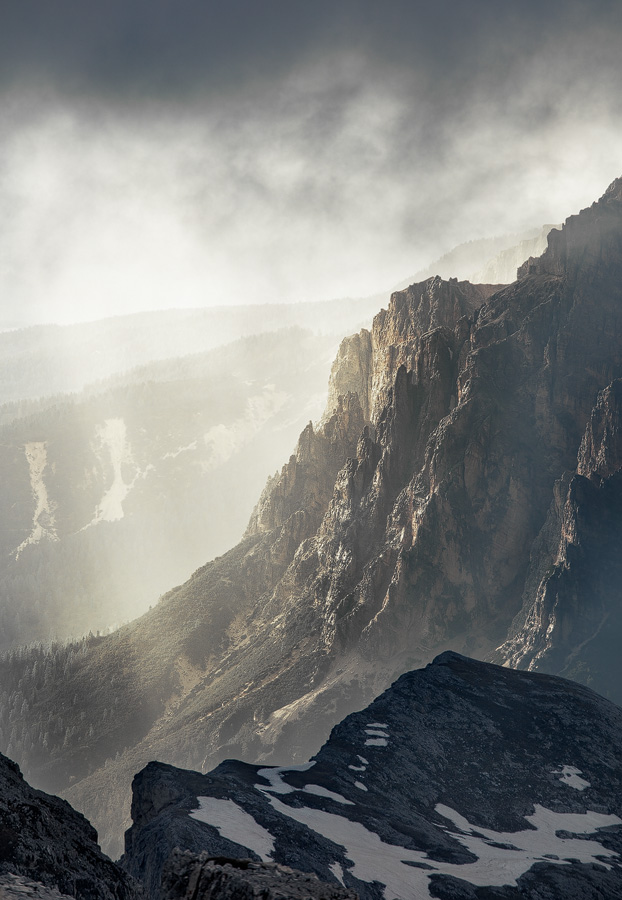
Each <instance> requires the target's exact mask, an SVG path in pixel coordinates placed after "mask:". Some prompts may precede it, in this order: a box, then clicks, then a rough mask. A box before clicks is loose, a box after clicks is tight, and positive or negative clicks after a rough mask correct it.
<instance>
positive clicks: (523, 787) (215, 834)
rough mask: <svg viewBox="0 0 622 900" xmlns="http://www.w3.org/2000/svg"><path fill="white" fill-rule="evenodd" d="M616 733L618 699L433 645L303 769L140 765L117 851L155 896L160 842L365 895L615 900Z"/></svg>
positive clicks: (619, 886) (620, 824)
mask: <svg viewBox="0 0 622 900" xmlns="http://www.w3.org/2000/svg"><path fill="white" fill-rule="evenodd" d="M620 740H622V710H620V709H619V708H618V707H615V706H613V705H612V704H610V703H608V702H607V701H606V700H603V699H602V698H601V697H599V696H598V695H596V694H593V693H592V692H591V691H589V690H587V689H585V688H584V687H581V686H579V685H576V684H573V683H572V682H568V681H564V680H562V679H558V678H551V677H549V676H543V675H532V674H528V673H524V672H516V671H512V670H508V669H503V668H499V667H496V666H492V665H490V664H487V663H481V662H476V661H474V660H470V659H466V658H465V657H462V656H459V655H458V654H455V653H451V652H449V653H444V654H442V655H441V656H439V657H437V658H436V659H435V660H434V662H433V663H432V664H431V665H429V666H428V667H427V668H426V669H423V670H419V671H414V672H409V673H408V674H406V675H403V676H402V677H401V678H400V679H399V680H398V681H396V682H395V684H394V685H392V687H391V688H389V689H388V690H387V691H385V693H384V694H382V695H381V696H380V697H379V698H378V699H377V700H375V701H374V702H373V703H372V704H371V705H370V706H368V707H367V708H366V709H364V710H363V711H361V712H357V713H354V714H352V715H350V716H348V717H347V718H346V719H345V720H344V721H343V722H341V723H340V724H339V725H337V726H336V727H335V728H334V729H333V730H332V732H331V735H330V738H329V740H328V742H327V743H326V744H325V745H324V746H323V747H322V749H321V750H320V751H319V753H317V754H316V756H315V757H314V758H313V759H312V760H311V761H310V762H309V763H306V764H304V765H301V766H294V767H288V766H285V767H277V768H272V767H261V766H251V765H248V764H245V763H241V762H237V761H235V760H227V761H226V762H223V763H221V764H220V766H219V767H218V768H217V769H215V770H214V771H212V772H210V773H208V774H207V775H200V774H199V773H196V772H187V771H183V770H180V769H175V768H173V767H171V766H166V765H163V764H161V763H155V762H154V763H150V764H149V765H148V766H147V768H146V769H144V770H143V771H142V772H140V773H139V774H138V775H137V776H136V777H135V779H134V784H133V802H132V818H133V822H134V824H133V825H132V828H131V829H130V831H128V833H127V835H126V854H125V856H124V857H123V860H122V862H123V864H124V865H125V867H126V868H127V869H128V871H129V872H131V873H132V874H133V875H134V877H135V878H137V879H140V880H142V882H143V883H144V885H145V887H146V888H147V890H148V891H149V892H150V894H151V896H154V897H155V896H157V893H158V886H159V883H160V876H161V870H162V864H163V861H164V860H166V858H167V857H168V854H169V853H170V852H171V850H172V849H173V848H174V847H180V848H182V849H191V850H193V851H194V852H198V851H201V850H203V851H207V852H208V853H209V854H211V855H213V856H219V855H220V856H242V857H251V858H253V859H257V858H259V859H262V860H266V861H267V860H275V861H277V862H279V863H282V864H285V865H292V866H296V867H297V868H299V869H301V870H303V871H307V872H312V873H314V874H316V875H317V876H318V877H319V878H321V879H323V880H326V881H329V880H332V881H334V882H335V883H337V882H339V881H341V882H342V883H343V884H345V886H346V887H349V888H352V889H354V890H356V891H357V892H358V893H359V895H360V897H361V898H362V900H376V898H381V897H386V898H400V900H410V898H412V897H422V898H423V897H427V896H435V897H441V898H450V897H451V898H457V897H458V898H462V900H467V898H476V897H482V898H483V897H486V898H487V900H496V898H499V900H501V898H502V900H512V898H519V897H521V898H530V900H535V898H544V897H546V898H547V900H572V898H586V897H588V896H590V897H592V896H593V897H605V896H606V897H608V898H614V897H621V896H622V818H620V816H621V815H622V795H621V794H620V785H621V784H622V763H621V761H620V757H619V752H618V749H619V744H620ZM482 889H485V891H484V890H482Z"/></svg>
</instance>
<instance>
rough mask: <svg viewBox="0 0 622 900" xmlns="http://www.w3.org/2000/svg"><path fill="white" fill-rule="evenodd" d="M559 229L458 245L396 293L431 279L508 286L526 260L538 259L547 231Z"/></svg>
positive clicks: (532, 230)
mask: <svg viewBox="0 0 622 900" xmlns="http://www.w3.org/2000/svg"><path fill="white" fill-rule="evenodd" d="M559 227H561V226H559V225H543V226H542V227H541V228H532V229H531V230H529V231H525V232H523V233H521V234H505V235H501V236H500V237H494V238H480V239H478V240H475V241H466V243H464V244H458V246H457V247H453V248H452V249H451V250H450V251H449V252H448V253H445V254H444V255H443V256H441V257H440V258H439V259H437V260H435V261H434V262H433V263H431V264H430V265H429V266H426V267H425V268H423V269H420V270H419V271H418V272H417V273H416V274H415V275H414V276H413V277H412V278H410V279H409V280H408V281H405V282H403V283H402V284H400V285H398V286H397V289H402V290H403V289H404V288H406V287H408V286H409V285H410V284H412V283H413V282H419V281H425V280H426V279H428V278H434V276H435V275H439V276H440V277H441V278H445V279H447V278H458V279H460V280H462V279H466V280H467V281H472V282H473V283H474V284H479V283H481V284H510V282H512V281H515V279H516V270H517V269H518V268H519V266H521V265H522V264H523V263H524V262H525V260H526V259H528V258H529V257H531V256H533V257H536V256H540V254H541V253H542V252H543V251H544V250H545V249H546V239H547V236H548V233H549V231H551V229H552V228H559Z"/></svg>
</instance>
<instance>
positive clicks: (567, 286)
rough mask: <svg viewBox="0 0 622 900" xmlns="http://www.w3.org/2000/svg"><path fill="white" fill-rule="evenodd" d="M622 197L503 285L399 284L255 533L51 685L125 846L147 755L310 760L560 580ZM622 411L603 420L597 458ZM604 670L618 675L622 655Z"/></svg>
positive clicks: (614, 303)
mask: <svg viewBox="0 0 622 900" xmlns="http://www.w3.org/2000/svg"><path fill="white" fill-rule="evenodd" d="M621 195H622V180H620V181H618V182H616V183H614V185H613V186H612V187H611V188H610V189H609V190H608V191H607V193H606V194H605V195H604V197H603V198H602V199H601V200H600V201H598V203H595V204H594V205H593V206H592V207H590V208H589V209H587V210H584V211H583V212H581V213H580V215H578V216H574V217H572V218H571V219H570V220H569V221H568V223H567V224H566V225H565V226H564V228H563V229H562V230H561V231H553V232H552V233H551V236H550V238H549V249H548V250H547V251H546V253H545V254H544V256H543V257H542V259H541V260H539V261H536V262H532V263H531V264H530V266H528V267H527V268H526V269H525V271H524V272H523V275H522V277H521V278H520V279H519V280H518V281H517V282H516V283H514V284H512V285H509V286H507V287H505V288H503V289H502V290H500V291H495V290H494V287H491V286H481V285H480V286H474V285H470V284H468V283H464V282H463V283H459V282H457V281H453V280H450V281H449V282H443V281H442V280H441V279H437V278H434V279H431V280H428V281H426V282H423V283H421V284H418V285H413V286H411V287H410V288H408V289H407V290H405V291H401V292H397V293H395V294H394V295H393V296H392V298H391V302H390V304H389V306H388V309H387V310H383V311H382V312H381V313H379V315H378V316H376V319H375V320H374V324H373V327H372V329H371V332H363V333H362V334H361V335H360V336H358V337H355V338H354V339H349V340H348V341H347V342H346V343H345V344H344V345H343V346H342V349H341V351H340V354H339V358H338V360H339V362H338V364H337V366H336V367H335V368H334V370H333V375H332V377H331V395H330V396H331V403H330V406H329V409H328V412H327V416H326V417H325V419H324V422H323V424H322V425H321V426H320V427H319V428H318V429H317V430H316V429H314V428H312V427H310V428H309V427H308V428H307V429H306V430H305V432H303V435H302V437H301V440H300V442H299V445H298V448H297V451H296V453H295V455H294V457H292V459H290V461H289V463H288V464H287V465H286V466H285V467H284V469H283V470H282V472H281V473H280V474H279V475H278V476H276V477H275V479H273V480H272V481H271V482H270V483H269V485H268V487H267V489H266V491H265V492H264V494H263V496H262V498H261V500H260V502H259V504H258V506H257V508H256V510H255V512H254V514H253V516H252V518H251V522H250V524H249V528H248V531H247V536H246V537H245V539H244V540H243V541H242V542H241V543H240V544H239V545H238V546H237V547H236V548H234V549H233V550H232V551H230V552H229V553H228V554H225V555H224V556H222V557H220V558H218V559H216V560H215V561H214V562H212V563H210V564H208V565H207V566H204V567H203V568H201V569H199V570H198V571H197V572H196V573H195V575H194V576H193V577H192V578H191V579H190V581H188V582H187V583H186V584H185V585H183V586H181V587H180V588H178V589H176V590H175V591H172V592H170V594H168V595H167V596H166V597H165V598H163V600H162V601H161V602H160V603H159V604H158V605H157V606H156V607H155V608H154V609H153V610H152V611H151V612H150V613H148V614H147V615H146V616H144V617H143V618H142V619H140V620H138V621H137V622H135V623H132V624H131V625H129V626H127V627H126V628H123V629H120V631H119V632H117V633H115V634H114V635H111V636H109V637H107V638H106V639H104V640H102V641H100V642H98V643H97V645H96V646H94V647H93V648H92V649H91V650H90V651H89V652H88V653H87V654H86V655H85V656H84V657H81V658H80V659H79V660H78V662H77V663H76V665H75V666H74V667H73V668H70V669H69V671H68V673H67V672H65V673H64V674H63V677H62V678H59V679H58V680H54V679H52V680H51V681H50V682H49V683H48V684H47V685H46V689H45V691H43V692H41V693H39V694H38V695H37V696H36V697H35V698H34V699H33V702H32V703H31V709H30V710H29V711H28V713H27V717H26V724H27V725H29V724H30V723H31V722H32V721H35V722H36V721H38V719H37V717H42V716H44V715H45V716H47V717H49V716H50V714H51V712H53V713H54V714H56V715H58V716H61V715H62V717H63V723H64V725H69V726H70V727H71V728H75V730H76V733H77V735H78V737H79V739H80V743H79V744H77V743H72V742H71V741H70V742H69V744H68V745H67V746H65V745H64V743H63V741H62V739H60V738H58V739H57V738H56V736H55V735H56V731H53V732H51V740H52V741H57V743H56V744H54V746H53V747H52V752H51V753H50V762H49V763H48V765H47V767H46V769H45V770H41V771H40V772H39V777H40V778H42V779H46V781H45V784H46V785H52V786H53V787H54V790H64V791H66V792H67V795H68V796H69V797H70V798H71V800H72V802H74V803H75V804H76V805H77V806H78V807H79V808H82V809H85V810H88V812H89V814H90V816H91V817H92V818H93V820H94V821H95V822H96V823H97V824H98V827H99V828H100V833H101V832H102V831H105V833H106V834H107V836H108V838H109V839H110V840H114V841H115V844H114V848H115V851H116V849H117V848H118V846H119V845H118V838H119V832H120V830H121V825H122V822H124V821H127V815H128V810H127V807H126V806H124V804H123V802H122V801H121V800H120V799H119V798H120V796H123V792H124V791H125V789H126V786H127V785H128V784H129V782H130V780H131V777H132V775H133V774H134V772H136V771H137V770H138V769H140V768H141V767H142V766H144V765H145V764H146V763H147V762H148V761H149V760H150V759H153V758H154V757H156V758H159V759H162V760H164V761H166V762H172V763H175V764H177V765H183V766H187V767H190V768H197V769H207V768H209V767H211V766H212V765H214V764H216V763H217V762H218V761H219V760H222V759H224V758H226V757H227V756H230V755H233V754H235V755H237V756H242V757H243V758H245V759H248V760H250V761H256V760H267V759H273V760H282V761H291V760H292V759H294V760H295V759H304V758H307V757H308V755H309V754H310V753H311V752H313V751H314V750H315V749H317V747H318V745H319V743H320V742H321V740H322V739H323V738H324V737H325V736H326V735H327V733H328V730H329V728H330V725H331V724H332V723H334V722H335V721H336V720H338V719H339V718H341V717H342V716H343V715H345V714H346V713H348V712H350V711H351V710H352V709H355V708H357V707H361V706H362V705H364V704H365V703H366V702H368V701H369V700H370V699H371V698H372V697H373V696H375V695H376V694H377V693H378V692H379V691H380V690H383V689H384V688H386V686H387V685H388V684H390V682H391V681H392V680H393V679H394V678H395V677H396V676H397V675H399V674H400V673H401V672H404V671H406V670H408V669H411V668H413V667H414V666H417V665H421V664H422V663H425V662H427V661H429V660H430V658H431V657H433V656H434V655H435V654H436V653H437V652H440V651H443V650H446V649H453V650H458V651H460V652H465V653H468V654H469V655H474V656H479V657H484V656H488V655H490V654H494V653H495V648H497V647H499V645H501V644H502V643H503V642H504V641H505V640H506V639H507V638H508V630H509V629H510V628H511V627H512V622H513V620H514V619H515V617H516V616H517V615H518V614H519V613H520V611H521V608H522V607H523V604H524V603H525V602H526V601H525V597H526V594H527V593H528V592H529V591H530V590H531V589H532V588H531V586H532V585H533V584H536V583H537V584H539V583H540V581H541V578H542V576H543V574H544V570H543V568H542V564H540V567H539V568H537V573H536V574H534V571H535V570H534V568H533V567H534V565H536V564H535V563H534V562H533V560H534V559H535V555H537V554H538V553H539V550H538V548H539V547H540V546H544V545H546V551H547V552H552V551H551V548H554V547H555V546H557V545H559V537H556V536H555V534H556V525H555V523H554V522H552V521H551V520H550V519H547V516H548V515H549V508H550V506H551V500H552V499H553V498H555V504H556V507H555V508H559V509H560V510H562V509H563V507H564V504H565V500H564V496H563V490H564V489H563V487H561V488H560V487H559V485H558V486H557V487H556V484H557V483H558V482H559V480H560V478H562V479H563V478H564V477H565V476H564V473H565V472H572V471H575V470H576V464H577V463H576V460H577V451H578V448H579V446H580V445H581V441H582V439H583V436H584V435H585V433H586V427H587V426H588V422H589V421H590V416H591V413H592V409H593V407H594V404H595V403H596V402H597V397H598V394H599V391H603V390H605V389H606V388H607V387H608V385H610V384H611V383H612V382H613V381H614V380H615V379H617V378H620V377H622V338H621V337H620V336H621V335H622V196H621ZM344 390H347V393H346V394H345V395H343V394H341V396H342V399H341V400H337V401H336V402H335V397H338V396H339V395H340V392H341V391H344ZM355 395H358V399H357V397H356V396H355ZM605 418H606V416H605ZM612 427H613V426H607V428H608V431H607V428H606V427H605V424H603V425H602V427H601V426H600V425H599V424H598V421H597V420H596V419H595V420H594V424H593V426H592V431H591V435H592V437H591V438H590V439H589V440H590V441H591V442H592V443H591V444H590V445H589V447H591V448H592V449H589V448H588V444H586V448H588V449H586V451H585V454H586V460H587V458H588V457H589V458H590V459H591V458H592V457H594V459H597V458H598V457H599V454H600V450H599V449H598V447H599V446H600V444H599V441H600V442H601V443H602V441H601V439H600V438H599V435H600V434H601V432H602V433H603V434H604V433H605V431H607V434H608V433H609V432H610V431H611V430H612ZM599 429H600V430H599ZM586 441H587V438H586ZM586 465H588V463H587V462H586ZM590 465H591V464H590ZM599 465H600V464H599ZM607 472H609V468H607V466H605V467H604V468H602V475H599V477H604V475H605V473H607ZM595 474H597V473H596V472H595ZM576 477H577V478H578V479H582V481H581V484H584V485H585V486H587V487H586V490H589V491H591V496H592V495H593V496H596V495H598V496H599V497H600V496H602V497H604V496H605V494H604V493H603V492H602V490H601V487H599V485H600V482H599V483H596V482H594V483H593V481H592V478H591V476H590V477H589V478H588V477H586V475H584V474H579V473H577V474H576ZM608 477H609V476H608ZM611 478H614V479H615V478H616V475H615V474H614V475H612V476H611ZM565 483H566V482H565V481H563V482H562V485H563V484H565ZM612 484H613V482H612ZM607 496H609V493H607ZM611 496H612V497H613V496H614V495H613V494H612V495H611ZM616 496H617V495H616ZM615 502H617V501H615V499H614V500H611V504H613V505H610V506H609V507H607V508H608V509H610V510H611V512H610V518H611V517H614V516H615V515H617V513H615V508H616V507H615ZM579 508H581V505H580V504H579ZM560 514H561V513H560ZM569 527H570V526H569ZM612 541H613V538H612ZM597 543H598V541H596V539H595V545H596V544H597ZM569 546H570V545H569ZM611 546H612V547H613V543H612V545H611ZM555 552H557V551H556V550H555ZM611 552H612V553H613V549H612V551H611ZM549 565H550V563H549ZM536 567H537V565H536ZM607 571H608V570H607ZM582 597H584V598H585V597H587V594H586V593H583V594H582ZM582 602H585V605H586V608H588V607H590V603H589V602H588V601H582ZM590 615H591V612H590ZM539 621H541V625H542V624H543V623H544V618H542V617H540V620H539ZM599 621H600V619H599ZM608 621H613V619H611V620H608ZM514 627H516V625H515V626H514ZM539 627H540V626H539ZM545 627H548V626H545ZM616 627H617V626H616ZM535 630H536V631H537V629H535ZM566 633H567V626H566V625H565V626H564V634H566ZM601 633H602V634H605V633H609V632H608V631H606V630H604V629H601ZM615 633H616V632H615V631H612V632H611V634H612V635H614V634H615ZM617 634H618V635H620V637H622V633H621V632H617ZM615 639H618V638H615ZM615 639H614V637H612V640H615ZM539 640H540V638H538V639H537V640H536V639H535V638H534V641H535V643H534V646H536V644H537V645H538V646H540V644H539V643H538V641H539ZM575 650H577V652H579V650H580V648H578V647H577V645H576V644H575V645H573V648H572V650H570V651H569V652H571V653H573V652H575ZM580 652H583V651H580ZM579 655H580V653H579ZM576 658H577V659H578V658H579V657H576ZM522 664H523V663H522V662H521V665H522ZM603 665H604V663H603ZM24 666H26V667H27V660H26V662H25V663H24ZM547 666H548V663H547ZM556 666H557V663H553V660H552V658H551V661H550V666H549V668H550V669H552V670H553V671H557V669H556ZM605 669H606V671H607V672H609V673H610V676H611V678H610V681H611V684H612V685H614V686H617V685H619V684H620V683H622V682H621V681H620V679H619V677H614V676H615V673H616V672H619V662H618V661H616V660H615V659H614V658H613V657H611V659H610V660H609V661H608V662H607V664H606V666H605V668H604V669H603V671H605ZM11 671H12V670H11ZM573 671H574V670H573ZM120 673H124V674H123V675H121V674H120ZM575 674H576V675H577V677H582V676H581V672H580V671H579V670H578V669H577V671H576V673H575ZM108 685H112V686H113V692H114V698H112V699H114V715H113V716H110V714H109V713H108V714H107V715H106V716H104V715H103V709H105V710H108V709H109V707H110V705H111V703H112V699H111V697H110V693H109V691H108ZM615 689H616V690H619V688H618V687H616V688H615ZM613 691H614V688H612V694H611V695H612V696H618V695H617V694H614V693H613ZM74 694H75V695H77V697H78V698H79V699H78V701H77V703H76V704H74V705H72V706H71V705H70V706H69V707H68V705H67V703H66V702H65V701H66V698H67V696H68V695H69V696H74ZM82 711H84V712H85V718H84V721H83V720H82V718H81V712H82ZM117 753H118V756H117ZM70 777H72V778H73V779H74V780H73V782H72V786H71V788H69V789H68V787H67V785H68V782H69V779H70Z"/></svg>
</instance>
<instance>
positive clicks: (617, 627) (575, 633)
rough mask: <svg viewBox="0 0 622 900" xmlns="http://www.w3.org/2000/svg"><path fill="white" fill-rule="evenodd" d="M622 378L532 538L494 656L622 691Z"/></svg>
mask: <svg viewBox="0 0 622 900" xmlns="http://www.w3.org/2000/svg"><path fill="white" fill-rule="evenodd" d="M621 436H622V382H621V381H620V380H616V381H614V382H612V384H611V385H609V386H608V387H607V388H606V389H605V390H604V391H602V392H601V393H600V394H599V396H598V400H597V403H596V405H595V407H594V409H593V410H592V414H591V416H590V419H589V422H588V424H587V427H586V430H585V435H584V437H583V440H582V442H581V446H580V448H579V453H578V459H577V467H576V471H575V472H574V473H568V474H566V475H565V476H564V477H563V478H561V479H560V480H559V481H558V482H557V483H556V484H555V488H554V499H553V502H552V504H551V508H550V510H549V514H548V516H547V519H546V522H545V524H544V526H543V528H542V531H541V533H540V535H539V536H538V539H537V541H536V543H535V545H534V549H533V553H532V559H531V565H530V571H529V574H528V577H527V582H526V590H525V594H524V601H523V607H522V609H521V611H520V613H519V614H518V615H517V617H516V620H515V622H514V625H513V628H512V629H511V632H510V636H509V638H508V640H507V641H506V642H505V643H504V644H503V645H502V647H500V648H499V650H498V652H497V653H496V654H495V658H497V659H498V660H499V661H503V662H505V663H507V664H508V665H512V666H519V667H521V668H528V669H530V670H532V671H538V670H541V671H554V672H560V673H561V674H563V675H566V676H567V677H570V678H576V679H578V680H580V681H583V682H585V683H586V684H589V685H591V686H593V687H595V688H596V689H597V690H598V691H600V692H601V693H603V694H604V695H605V696H613V697H616V698H617V699H619V682H618V681H617V677H618V676H617V666H618V660H619V646H620V644H619V641H620V635H621V634H622V603H621V599H622V596H621V591H622V554H621V553H620V548H621V547H622V437H621Z"/></svg>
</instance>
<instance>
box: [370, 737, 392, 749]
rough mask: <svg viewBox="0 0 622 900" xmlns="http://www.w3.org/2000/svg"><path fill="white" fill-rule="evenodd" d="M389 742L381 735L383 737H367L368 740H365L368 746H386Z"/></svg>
mask: <svg viewBox="0 0 622 900" xmlns="http://www.w3.org/2000/svg"><path fill="white" fill-rule="evenodd" d="M387 744H388V741H387V739H386V738H383V737H381V738H367V740H366V741H365V746H366V747H386V746H387Z"/></svg>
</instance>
